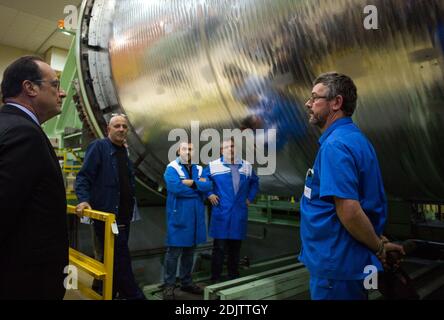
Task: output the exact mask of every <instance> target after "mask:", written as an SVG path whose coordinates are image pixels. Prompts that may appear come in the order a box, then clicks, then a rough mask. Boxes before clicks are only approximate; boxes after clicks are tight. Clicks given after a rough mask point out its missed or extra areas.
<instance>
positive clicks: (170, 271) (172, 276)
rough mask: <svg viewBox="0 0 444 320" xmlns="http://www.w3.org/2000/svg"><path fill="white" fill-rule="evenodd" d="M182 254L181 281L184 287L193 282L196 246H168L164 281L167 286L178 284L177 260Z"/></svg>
mask: <svg viewBox="0 0 444 320" xmlns="http://www.w3.org/2000/svg"><path fill="white" fill-rule="evenodd" d="M179 256H180V273H179V276H180V282H181V285H182V287H187V286H190V285H191V284H192V283H193V279H192V278H191V271H192V270H193V258H194V247H168V249H167V253H166V255H165V274H164V283H165V285H166V286H174V285H175V284H176V273H177V262H178V261H179Z"/></svg>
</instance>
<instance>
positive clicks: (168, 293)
mask: <svg viewBox="0 0 444 320" xmlns="http://www.w3.org/2000/svg"><path fill="white" fill-rule="evenodd" d="M162 297H163V300H174V286H165V288H163V291H162Z"/></svg>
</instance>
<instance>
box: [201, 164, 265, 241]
mask: <svg viewBox="0 0 444 320" xmlns="http://www.w3.org/2000/svg"><path fill="white" fill-rule="evenodd" d="M238 167H239V176H240V181H239V190H238V192H237V193H235V192H234V187H233V180H232V174H231V169H230V167H229V166H228V165H227V164H225V163H224V160H223V157H222V158H220V159H217V160H215V161H212V162H210V163H209V165H208V167H206V168H205V170H204V174H205V175H207V176H209V178H210V180H211V181H212V182H213V190H212V191H211V192H209V193H208V196H210V195H211V194H215V195H217V196H218V197H219V204H218V205H216V206H213V207H212V211H211V222H210V236H211V237H212V238H214V239H234V240H243V239H245V237H246V235H247V223H248V207H247V204H246V200H247V199H248V200H249V201H250V202H253V200H254V198H255V197H256V194H257V192H258V190H259V178H258V177H257V175H256V173H255V172H254V170H253V167H252V165H251V164H249V163H248V162H246V161H243V160H242V163H240V164H239V165H238Z"/></svg>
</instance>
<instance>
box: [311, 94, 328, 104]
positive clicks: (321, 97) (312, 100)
mask: <svg viewBox="0 0 444 320" xmlns="http://www.w3.org/2000/svg"><path fill="white" fill-rule="evenodd" d="M319 99H327V100H328V99H329V98H328V96H316V95H312V96H311V97H310V98H308V100H307V102H310V103H313V102H316V101H318V100H319Z"/></svg>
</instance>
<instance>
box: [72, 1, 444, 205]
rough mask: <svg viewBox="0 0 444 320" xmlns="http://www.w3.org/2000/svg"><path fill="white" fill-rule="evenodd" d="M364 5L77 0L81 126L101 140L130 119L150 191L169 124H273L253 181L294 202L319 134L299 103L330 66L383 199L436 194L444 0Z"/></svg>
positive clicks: (443, 142)
mask: <svg viewBox="0 0 444 320" xmlns="http://www.w3.org/2000/svg"><path fill="white" fill-rule="evenodd" d="M367 4H368V1H365V0H338V1H329V0H297V1H295V0H223V1H222V0H168V1H145V0H125V1H119V0H95V1H94V0H88V1H85V2H84V3H83V5H82V21H81V28H80V33H79V34H80V37H78V56H79V58H78V64H79V68H80V70H81V72H80V73H81V82H82V83H81V85H80V88H81V89H82V91H83V95H84V97H87V98H86V99H85V100H87V101H86V103H85V105H86V106H87V109H88V110H86V114H87V116H88V123H89V124H90V126H91V128H92V130H93V131H98V132H99V131H101V132H102V134H103V133H104V128H105V122H106V120H107V119H109V117H110V116H111V114H112V113H116V112H124V113H125V114H126V115H127V116H128V119H129V122H130V125H131V132H130V134H129V139H128V144H129V150H130V155H131V159H132V160H133V161H134V162H135V165H136V167H137V174H138V177H139V178H140V179H141V180H143V181H144V182H145V183H146V184H147V185H149V186H151V187H152V188H156V187H157V185H159V186H162V185H163V178H162V175H163V171H164V169H165V166H166V164H167V163H168V150H169V148H170V146H171V145H172V144H173V143H174V142H169V141H168V135H169V132H170V131H171V130H172V129H174V128H184V129H186V130H187V132H190V131H191V127H190V126H191V122H192V121H199V129H200V130H201V131H202V130H205V129H210V128H213V129H216V130H217V131H218V132H222V130H223V129H234V128H242V129H245V128H252V129H258V128H260V129H264V130H265V132H266V131H267V130H269V129H272V128H273V129H276V132H277V134H276V137H275V142H276V150H277V151H276V152H277V157H276V159H277V160H276V161H277V162H276V172H275V173H274V174H273V175H268V176H262V177H261V191H262V192H264V193H268V194H274V195H296V196H298V195H299V194H300V193H301V191H302V187H303V184H304V179H305V174H306V172H307V169H308V168H309V167H311V166H312V164H313V162H314V157H315V155H316V151H317V149H318V143H317V140H318V138H319V136H320V132H319V130H318V129H316V128H313V127H310V126H309V125H308V117H307V114H306V109H305V107H304V104H305V102H306V100H307V98H308V97H309V96H310V94H311V88H312V85H311V83H312V80H313V79H314V78H315V77H316V76H317V75H318V74H320V73H323V72H326V71H333V70H335V71H338V72H342V73H345V74H347V75H349V76H351V77H352V78H353V79H354V81H355V83H356V85H357V87H358V95H359V98H358V107H357V109H356V112H355V114H354V116H353V119H354V121H355V122H356V123H357V125H358V126H359V127H360V128H361V129H362V130H363V131H364V133H365V134H366V135H367V136H368V138H369V139H370V140H371V142H372V143H373V145H374V146H375V149H376V151H377V154H378V157H379V161H380V164H381V169H382V172H383V177H384V183H385V186H386V191H387V193H388V194H389V195H391V196H393V197H397V198H402V199H406V200H443V199H444V161H443V159H444V133H443V125H444V111H443V110H444V77H443V70H444V62H443V61H444V54H443V49H444V25H443V23H444V3H443V2H442V1H441V0H415V1H410V0H408V1H407V0H389V1H387V0H376V1H373V2H372V5H373V6H372V7H368V6H367ZM370 27H373V28H375V27H376V29H371V28H370ZM258 101H259V102H260V103H259V104H258ZM257 105H260V106H261V107H260V108H259V107H257ZM98 134H99V135H100V133H98ZM204 144H205V142H201V145H200V147H202V145H204ZM215 156H216V155H215Z"/></svg>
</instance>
